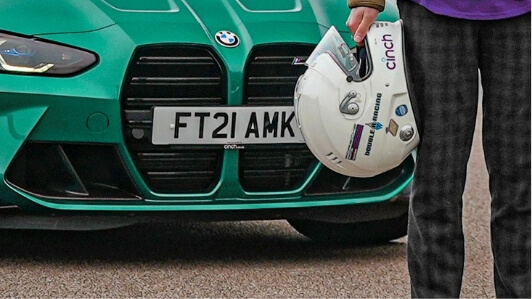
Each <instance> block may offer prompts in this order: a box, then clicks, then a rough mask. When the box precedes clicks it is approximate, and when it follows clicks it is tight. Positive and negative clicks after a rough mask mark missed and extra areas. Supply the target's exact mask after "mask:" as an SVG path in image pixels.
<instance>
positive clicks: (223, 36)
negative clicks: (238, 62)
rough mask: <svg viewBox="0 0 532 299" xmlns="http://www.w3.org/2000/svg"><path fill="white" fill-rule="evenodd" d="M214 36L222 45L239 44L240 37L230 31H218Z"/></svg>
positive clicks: (232, 45)
mask: <svg viewBox="0 0 532 299" xmlns="http://www.w3.org/2000/svg"><path fill="white" fill-rule="evenodd" d="M214 37H215V39H216V41H217V42H218V43H219V44H220V45H222V46H224V47H228V48H234V47H236V46H238V44H240V39H239V38H238V36H236V34H234V33H232V32H230V31H226V30H222V31H218V32H216V35H215V36H214Z"/></svg>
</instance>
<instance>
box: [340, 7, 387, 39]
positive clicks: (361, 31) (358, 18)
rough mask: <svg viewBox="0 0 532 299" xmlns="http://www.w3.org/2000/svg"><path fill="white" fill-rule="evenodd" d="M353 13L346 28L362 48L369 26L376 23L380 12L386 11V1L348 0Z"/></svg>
mask: <svg viewBox="0 0 532 299" xmlns="http://www.w3.org/2000/svg"><path fill="white" fill-rule="evenodd" d="M347 5H348V6H349V8H351V13H350V14H349V18H348V19H347V22H346V26H347V28H349V30H350V31H351V33H353V38H354V40H355V42H356V43H357V44H358V45H359V46H362V45H363V44H364V37H366V34H367V33H368V30H369V26H371V24H373V22H375V20H376V19H377V16H378V14H379V12H381V11H383V10H384V6H385V0H347Z"/></svg>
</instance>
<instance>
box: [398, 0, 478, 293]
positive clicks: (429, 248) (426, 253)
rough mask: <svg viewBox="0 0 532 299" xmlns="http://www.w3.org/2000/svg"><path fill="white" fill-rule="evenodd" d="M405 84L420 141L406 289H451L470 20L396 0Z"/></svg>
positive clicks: (471, 104)
mask: <svg viewBox="0 0 532 299" xmlns="http://www.w3.org/2000/svg"><path fill="white" fill-rule="evenodd" d="M398 4H399V9H400V13H401V17H402V19H403V20H404V29H405V52H406V66H407V69H408V74H409V90H410V92H411V95H412V96H413V98H414V99H415V101H416V104H417V106H416V111H415V112H416V117H417V119H419V121H418V126H419V129H420V132H421V133H422V135H421V141H420V145H419V148H418V156H417V163H416V171H415V175H414V182H413V189H412V196H411V201H410V210H409V226H408V245H407V248H408V252H407V257H408V268H409V272H410V280H411V291H412V297H458V296H459V295H460V289H461V284H462V276H463V267H464V235H463V230H462V195H463V191H464V188H465V179H466V171H467V162H468V159H469V155H470V151H471V145H472V142H473V134H474V128H475V120H476V113H477V106H478V64H477V59H476V54H477V53H478V48H477V28H476V26H475V23H474V22H471V21H464V20H457V19H451V18H447V17H443V16H438V15H435V14H432V13H430V12H428V11H427V10H425V9H424V8H423V7H421V6H419V5H417V4H413V3H411V2H410V1H398Z"/></svg>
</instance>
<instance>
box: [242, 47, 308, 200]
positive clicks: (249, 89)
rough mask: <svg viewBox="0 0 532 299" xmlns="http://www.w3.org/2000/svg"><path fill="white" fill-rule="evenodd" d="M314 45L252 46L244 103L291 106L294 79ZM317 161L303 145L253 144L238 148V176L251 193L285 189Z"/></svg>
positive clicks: (304, 68)
mask: <svg viewBox="0 0 532 299" xmlns="http://www.w3.org/2000/svg"><path fill="white" fill-rule="evenodd" d="M313 49H314V46H313V45H282V44H281V45H271V46H261V47H257V48H255V49H253V51H252V53H251V55H250V58H249V60H248V63H247V65H246V73H245V75H246V78H245V85H244V99H243V104H244V105H248V106H292V105H293V104H294V102H293V101H294V88H295V85H296V82H297V79H298V78H299V76H300V75H302V74H303V73H304V72H305V70H306V67H305V66H304V65H293V64H292V62H293V61H294V58H301V59H305V58H306V57H307V56H308V55H310V53H311V52H312V50H313ZM316 163H317V160H316V159H315V158H314V156H313V155H312V153H311V152H310V150H309V149H308V148H307V146H306V145H305V144H276V145H256V146H253V147H250V146H248V147H246V149H244V150H240V162H239V165H240V166H239V176H240V183H241V185H242V187H243V188H244V190H246V191H250V192H268V191H286V190H293V189H295V188H297V187H298V186H299V185H301V184H302V183H303V181H304V179H305V177H306V176H307V175H308V172H309V170H310V168H311V167H312V166H314V165H316Z"/></svg>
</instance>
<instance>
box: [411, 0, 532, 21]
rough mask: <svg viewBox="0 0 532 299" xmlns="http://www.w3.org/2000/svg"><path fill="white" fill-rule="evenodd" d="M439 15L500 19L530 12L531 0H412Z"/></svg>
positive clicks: (472, 18)
mask: <svg viewBox="0 0 532 299" xmlns="http://www.w3.org/2000/svg"><path fill="white" fill-rule="evenodd" d="M411 1H413V2H415V3H417V4H420V5H422V6H424V7H425V8H426V9H428V10H430V11H431V12H433V13H435V14H439V15H444V16H449V17H454V18H459V19H468V20H498V19H506V18H511V17H516V16H519V15H522V14H525V13H527V12H530V0H411Z"/></svg>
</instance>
